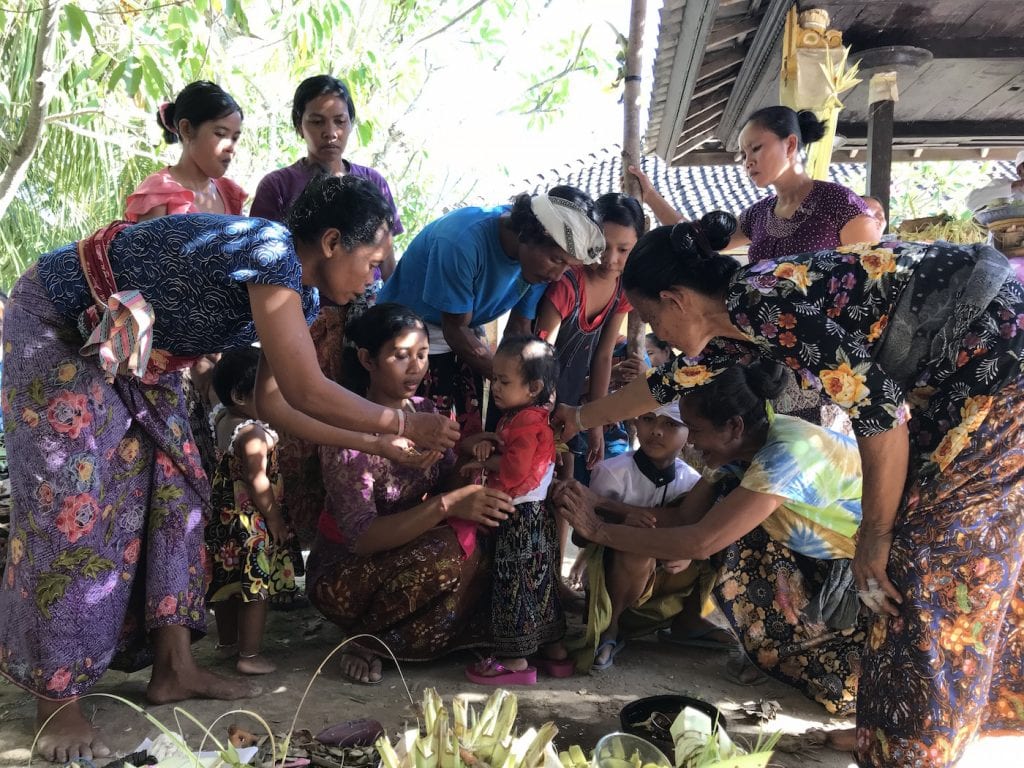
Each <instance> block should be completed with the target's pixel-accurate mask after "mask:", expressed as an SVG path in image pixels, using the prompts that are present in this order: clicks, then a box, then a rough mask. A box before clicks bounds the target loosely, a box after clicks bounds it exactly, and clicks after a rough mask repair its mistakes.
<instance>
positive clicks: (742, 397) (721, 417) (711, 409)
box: [685, 359, 793, 432]
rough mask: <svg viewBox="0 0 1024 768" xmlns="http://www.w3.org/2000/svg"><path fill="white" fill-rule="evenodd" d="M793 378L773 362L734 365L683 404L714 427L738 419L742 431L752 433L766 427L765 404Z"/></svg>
mask: <svg viewBox="0 0 1024 768" xmlns="http://www.w3.org/2000/svg"><path fill="white" fill-rule="evenodd" d="M792 375H793V373H792V371H790V370H789V369H788V368H786V367H785V366H784V365H781V364H780V363H777V362H775V361H774V360H765V359H760V360H756V361H754V362H752V363H748V364H746V365H743V364H738V363H737V364H736V365H733V366H730V367H729V368H726V369H725V370H724V371H722V372H721V373H719V374H718V375H717V376H715V377H714V378H713V379H712V380H711V381H709V382H708V383H707V384H705V385H704V386H702V387H700V388H699V389H695V390H693V392H691V393H690V394H688V395H685V397H686V402H687V403H690V404H692V405H693V406H694V407H695V408H696V409H697V413H698V414H699V415H700V416H701V417H702V418H705V419H707V420H708V421H710V422H711V423H712V424H714V425H715V426H716V427H724V426H725V425H726V424H727V423H728V422H729V419H732V418H734V417H736V416H739V417H740V418H742V419H743V429H744V431H746V432H755V431H757V430H759V429H762V428H764V427H767V426H768V411H767V409H766V408H765V403H766V402H767V401H768V400H771V399H772V398H775V397H778V396H779V393H781V392H782V390H783V389H784V388H785V386H786V384H787V382H788V381H789V379H790V377H792Z"/></svg>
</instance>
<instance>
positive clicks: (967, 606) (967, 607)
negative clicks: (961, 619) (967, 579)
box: [956, 584, 972, 613]
mask: <svg viewBox="0 0 1024 768" xmlns="http://www.w3.org/2000/svg"><path fill="white" fill-rule="evenodd" d="M956 604H957V607H958V608H959V609H960V610H961V611H963V612H964V613H970V612H971V609H972V606H971V599H970V597H969V596H968V593H967V585H966V584H957V585H956Z"/></svg>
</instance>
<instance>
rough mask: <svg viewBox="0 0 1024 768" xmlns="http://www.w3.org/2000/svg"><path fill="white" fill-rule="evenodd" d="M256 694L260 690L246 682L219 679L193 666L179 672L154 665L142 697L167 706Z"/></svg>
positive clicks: (213, 674)
mask: <svg viewBox="0 0 1024 768" xmlns="http://www.w3.org/2000/svg"><path fill="white" fill-rule="evenodd" d="M260 693H261V689H260V687H259V686H258V685H255V684H254V683H251V682H250V681H248V680H239V679H236V678H231V677H223V676H222V675H218V674H216V673H214V672H210V671H209V670H207V669H202V668H201V667H197V666H195V665H194V664H192V665H190V667H183V668H180V669H161V668H159V667H157V666H156V665H154V666H153V677H152V678H151V679H150V681H149V687H148V688H147V689H146V698H147V699H149V701H150V703H152V704H168V703H170V702H172V701H182V700H184V699H221V700H224V701H234V700H235V699H248V698H252V697H253V696H259V695H260Z"/></svg>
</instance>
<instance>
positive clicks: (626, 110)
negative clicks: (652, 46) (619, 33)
mask: <svg viewBox="0 0 1024 768" xmlns="http://www.w3.org/2000/svg"><path fill="white" fill-rule="evenodd" d="M646 18H647V0H632V9H631V11H630V16H629V41H628V42H627V44H626V45H627V47H626V77H625V85H624V88H623V99H622V104H623V137H622V192H623V194H626V195H631V196H632V197H635V198H638V199H639V197H640V183H639V182H638V181H637V179H636V177H635V176H633V174H631V173H629V172H628V171H627V170H626V169H627V168H628V167H629V166H631V165H635V166H637V167H639V166H640V90H641V89H640V83H641V77H640V67H641V65H642V61H641V56H640V54H641V51H642V49H643V45H644V21H645V20H646ZM626 349H627V351H628V354H629V355H630V356H631V357H632V356H634V355H635V356H638V357H643V353H644V322H643V320H641V319H640V314H639V313H638V312H636V311H635V310H634V311H633V312H630V313H629V320H628V321H627V322H626Z"/></svg>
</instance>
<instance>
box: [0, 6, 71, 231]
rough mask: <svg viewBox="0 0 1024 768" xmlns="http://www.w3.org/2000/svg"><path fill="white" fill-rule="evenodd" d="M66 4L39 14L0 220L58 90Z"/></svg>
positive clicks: (0, 188) (2, 180) (0, 189)
mask: <svg viewBox="0 0 1024 768" xmlns="http://www.w3.org/2000/svg"><path fill="white" fill-rule="evenodd" d="M66 2H67V0H53V2H51V3H50V4H49V5H47V6H45V7H43V8H42V9H41V12H40V15H39V33H38V35H37V37H36V50H35V56H34V57H33V61H32V101H31V103H30V105H29V110H28V117H27V118H26V119H25V129H24V130H23V131H22V133H21V139H20V140H19V141H18V145H17V146H16V147H15V148H14V151H13V152H11V157H10V160H9V162H8V164H7V168H5V169H4V172H3V175H2V176H0V219H2V218H3V217H4V214H5V213H7V208H8V207H9V206H10V204H11V201H12V200H14V196H15V195H16V194H18V190H19V189H20V188H21V185H22V184H23V183H24V181H25V178H26V177H27V176H28V167H29V163H30V162H31V161H32V156H33V155H35V153H36V149H37V148H38V147H39V140H40V138H41V137H42V133H43V129H44V122H43V118H44V116H45V115H46V109H47V107H48V106H49V105H50V101H51V100H52V99H53V95H54V92H55V91H56V88H57V78H56V77H54V74H55V73H54V72H53V71H52V70H53V58H54V55H55V53H56V45H55V42H56V39H57V35H58V23H59V22H60V14H61V11H62V10H63V8H64V5H65V4H66Z"/></svg>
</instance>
